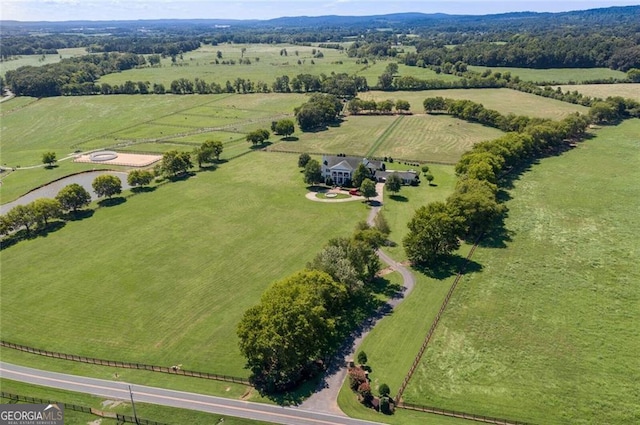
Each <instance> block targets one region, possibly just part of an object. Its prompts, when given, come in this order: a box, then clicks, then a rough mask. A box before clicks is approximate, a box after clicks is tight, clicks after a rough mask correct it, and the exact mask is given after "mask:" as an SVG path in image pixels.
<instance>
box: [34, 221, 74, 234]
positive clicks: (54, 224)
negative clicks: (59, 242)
mask: <svg viewBox="0 0 640 425" xmlns="http://www.w3.org/2000/svg"><path fill="white" fill-rule="evenodd" d="M66 224H67V223H66V222H65V221H62V220H56V221H51V222H49V223H47V225H46V226H45V227H44V228H42V229H40V230H38V236H43V237H45V238H46V237H47V236H49V233H52V232H57V231H58V230H60V229H62V228H63V227H64V226H66Z"/></svg>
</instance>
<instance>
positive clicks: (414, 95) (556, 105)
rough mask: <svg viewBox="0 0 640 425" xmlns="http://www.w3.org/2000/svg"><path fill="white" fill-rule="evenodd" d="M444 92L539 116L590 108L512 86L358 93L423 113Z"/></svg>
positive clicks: (502, 109)
mask: <svg viewBox="0 0 640 425" xmlns="http://www.w3.org/2000/svg"><path fill="white" fill-rule="evenodd" d="M437 96H442V97H445V98H447V97H448V98H452V99H468V100H472V101H474V102H478V103H481V104H483V105H484V106H485V107H486V108H489V109H495V110H497V111H498V112H500V113H502V114H509V113H513V114H515V115H527V116H533V117H540V118H551V119H555V120H558V119H562V118H564V117H566V116H567V115H569V114H572V113H575V112H580V113H587V111H588V108H586V107H584V106H580V105H573V104H570V103H566V102H562V101H559V100H555V99H549V98H545V97H541V96H536V95H533V94H529V93H523V92H519V91H516V90H511V89H505V88H501V89H451V90H425V91H416V92H412V91H396V92H381V91H370V92H364V93H361V94H360V95H359V97H360V98H361V99H367V100H368V99H373V100H375V101H377V102H379V101H382V100H385V99H393V100H398V99H403V100H406V101H408V102H409V103H410V104H411V112H413V113H424V107H423V105H422V103H423V101H424V99H426V98H427V97H437Z"/></svg>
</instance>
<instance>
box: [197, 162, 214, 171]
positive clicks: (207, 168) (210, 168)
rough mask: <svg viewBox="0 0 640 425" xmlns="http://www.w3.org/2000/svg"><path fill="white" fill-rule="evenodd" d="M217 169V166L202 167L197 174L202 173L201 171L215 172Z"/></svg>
mask: <svg viewBox="0 0 640 425" xmlns="http://www.w3.org/2000/svg"><path fill="white" fill-rule="evenodd" d="M217 169H218V165H217V164H209V165H203V166H201V167H199V168H198V172H202V171H216V170H217Z"/></svg>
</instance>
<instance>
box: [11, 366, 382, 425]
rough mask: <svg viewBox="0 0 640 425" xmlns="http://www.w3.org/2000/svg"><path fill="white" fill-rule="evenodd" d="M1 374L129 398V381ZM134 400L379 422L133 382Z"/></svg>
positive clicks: (354, 423)
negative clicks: (134, 383)
mask: <svg viewBox="0 0 640 425" xmlns="http://www.w3.org/2000/svg"><path fill="white" fill-rule="evenodd" d="M0 376H2V378H5V379H13V380H15V381H21V382H27V383H30V384H34V385H43V386H46V387H53V388H59V389H63V390H67V391H76V392H81V393H87V394H93V395H96V396H99V397H107V398H112V399H121V400H129V384H127V383H125V382H115V381H105V380H102V379H95V378H87V377H84V376H76V375H67V374H63V373H55V372H47V371H44V370H39V369H32V368H28V367H23V366H16V365H12V364H8V363H4V362H0ZM131 391H132V393H133V399H134V400H135V401H137V402H141V403H151V404H160V405H163V406H170V407H177V408H181V409H190V410H199V411H201V412H208V413H216V414H220V415H226V416H236V417H239V418H246V419H253V420H259V421H265V422H272V423H276V424H285V425H376V424H378V423H377V422H370V421H363V420H360V419H351V418H345V417H336V416H334V415H330V414H325V413H315V412H308V411H304V410H300V409H296V408H291V407H280V406H273V405H270V404H260V403H252V402H248V401H239V400H232V399H228V398H222V397H214V396H208V395H202V394H195V393H188V392H183V391H175V390H166V389H162V388H156V387H147V386H144V385H131Z"/></svg>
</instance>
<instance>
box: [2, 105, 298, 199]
mask: <svg viewBox="0 0 640 425" xmlns="http://www.w3.org/2000/svg"><path fill="white" fill-rule="evenodd" d="M303 101H304V96H303V95H296V94H286V95H283V94H248V95H229V94H222V95H207V96H199V95H190V96H171V95H167V96H155V95H148V96H78V97H75V96H74V97H55V98H46V99H42V100H39V101H37V102H36V101H34V100H33V99H32V98H14V99H12V100H10V101H8V102H3V103H1V104H0V105H1V108H2V139H1V146H0V147H1V149H2V165H4V166H7V167H15V168H23V169H19V170H18V171H17V172H15V173H12V174H10V175H8V176H6V177H3V180H2V182H3V183H2V186H1V189H0V194H1V196H2V202H9V201H11V200H13V199H15V198H17V197H19V196H21V195H23V194H24V193H26V192H27V191H29V190H31V189H33V188H34V187H37V186H40V185H42V184H45V183H47V182H49V181H51V180H54V179H56V178H59V177H62V176H65V175H67V174H71V173H73V172H77V171H82V170H88V169H93V168H103V166H101V165H95V164H73V163H72V162H71V160H67V161H61V160H62V159H63V158H65V157H68V156H71V155H73V153H74V152H75V151H76V150H82V151H87V150H93V149H103V148H109V149H116V150H129V151H138V152H140V151H145V152H158V153H162V152H165V151H167V150H169V149H179V150H188V151H191V150H193V148H194V147H195V146H197V145H198V144H201V143H202V142H204V141H205V140H208V139H214V140H220V141H222V142H224V143H225V152H224V153H223V155H222V158H231V157H234V156H236V155H238V154H241V153H244V152H247V151H248V150H249V148H250V145H249V144H248V143H246V142H244V143H238V141H239V140H244V136H245V134H246V132H247V131H250V130H252V129H254V128H256V127H263V128H264V127H266V128H269V127H270V126H271V121H272V120H276V119H280V118H282V117H286V116H291V115H292V114H293V108H294V106H297V105H299V104H301V103H303ZM14 105H15V106H14ZM132 110H135V113H131V111H132ZM36 116H37V117H38V119H37V120H34V119H33V117H36ZM89 122H90V125H88V123H89ZM212 128H220V130H211V129H212ZM158 140H160V141H174V142H176V143H177V145H171V144H165V143H162V144H160V143H157V141H158ZM47 151H54V152H56V154H57V157H58V167H57V168H55V169H52V170H45V169H44V168H37V169H30V170H26V169H24V168H25V167H29V166H34V165H40V163H41V158H42V154H43V153H44V152H47ZM112 168H119V167H112Z"/></svg>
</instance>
